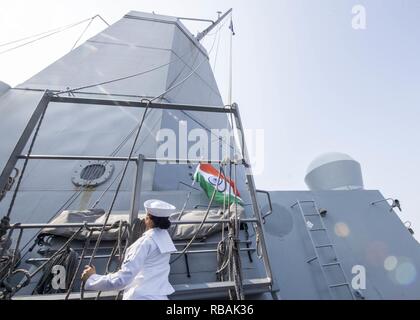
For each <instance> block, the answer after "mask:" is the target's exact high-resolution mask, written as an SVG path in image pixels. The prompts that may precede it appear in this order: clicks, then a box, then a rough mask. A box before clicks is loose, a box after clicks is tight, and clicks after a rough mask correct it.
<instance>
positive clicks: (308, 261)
mask: <svg viewBox="0 0 420 320" xmlns="http://www.w3.org/2000/svg"><path fill="white" fill-rule="evenodd" d="M316 259H318V257H313V258H310V259H309V260H306V263H311V262H312V261H314V260H316Z"/></svg>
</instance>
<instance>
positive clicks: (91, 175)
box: [80, 164, 106, 180]
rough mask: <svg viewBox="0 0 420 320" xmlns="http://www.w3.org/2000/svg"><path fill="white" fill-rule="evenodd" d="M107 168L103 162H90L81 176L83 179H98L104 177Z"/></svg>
mask: <svg viewBox="0 0 420 320" xmlns="http://www.w3.org/2000/svg"><path fill="white" fill-rule="evenodd" d="M105 170H106V168H105V166H104V165H103V164H90V165H88V166H86V167H84V168H83V169H82V172H80V178H81V179H83V180H96V179H99V178H100V177H102V175H103V174H104V173H105Z"/></svg>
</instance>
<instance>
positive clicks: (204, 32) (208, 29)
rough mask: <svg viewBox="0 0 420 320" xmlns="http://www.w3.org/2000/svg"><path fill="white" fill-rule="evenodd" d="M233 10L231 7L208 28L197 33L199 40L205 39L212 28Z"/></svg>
mask: <svg viewBox="0 0 420 320" xmlns="http://www.w3.org/2000/svg"><path fill="white" fill-rule="evenodd" d="M231 12H232V8H230V9H229V10H228V11H226V13H225V14H224V15H222V16H221V17H220V18H219V19H217V20H216V21H215V22H214V23H213V24H212V25H211V26H209V27H208V28H207V29H205V30H204V31H202V32H200V33H198V34H197V37H196V39H197V41H200V40H201V39H203V38H204V37H205V36H206V35H207V34H208V33H209V32H210V31H211V30H213V29H214V28H215V27H216V26H217V25H218V24H219V23H220V22H222V20H223V19H224V18H226V16H227V15H228V14H229V13H231Z"/></svg>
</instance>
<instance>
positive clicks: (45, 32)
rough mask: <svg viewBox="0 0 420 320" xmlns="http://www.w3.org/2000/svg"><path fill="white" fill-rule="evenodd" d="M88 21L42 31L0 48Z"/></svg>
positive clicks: (2, 45)
mask: <svg viewBox="0 0 420 320" xmlns="http://www.w3.org/2000/svg"><path fill="white" fill-rule="evenodd" d="M90 19H92V18H87V19H84V20H82V21H79V22H76V23H72V24H68V25H65V26H61V27H58V28H55V29H51V30H48V31H44V32H41V33H38V34H34V35H31V36H27V37H24V38H21V39H17V40H13V41H10V42H6V43H1V44H0V48H1V47H5V46H8V45H11V44H15V43H18V42H22V41H25V40H29V39H32V38H35V37H39V36H42V35H45V34H47V33H51V32H55V31H58V30H61V29H65V28H69V27H72V26H74V25H76V24H77V25H78V24H82V23H84V22H87V21H89V20H90Z"/></svg>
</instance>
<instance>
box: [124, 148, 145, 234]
mask: <svg viewBox="0 0 420 320" xmlns="http://www.w3.org/2000/svg"><path fill="white" fill-rule="evenodd" d="M135 163H136V175H135V176H134V186H133V193H132V196H131V210H130V217H129V221H128V222H129V223H130V225H131V226H133V223H134V221H135V220H136V219H137V218H138V215H139V210H140V194H141V183H142V179H143V167H144V155H142V154H139V156H138V158H137V161H136V162H135Z"/></svg>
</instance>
